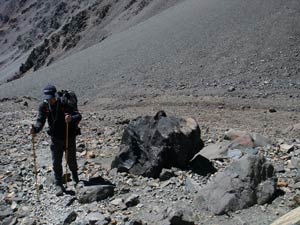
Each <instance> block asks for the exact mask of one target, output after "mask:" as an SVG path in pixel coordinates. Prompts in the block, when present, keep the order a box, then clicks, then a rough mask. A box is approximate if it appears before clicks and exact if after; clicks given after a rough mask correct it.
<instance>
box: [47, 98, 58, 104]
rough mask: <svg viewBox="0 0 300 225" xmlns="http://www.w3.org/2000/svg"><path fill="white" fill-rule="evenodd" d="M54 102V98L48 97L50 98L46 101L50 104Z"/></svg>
mask: <svg viewBox="0 0 300 225" xmlns="http://www.w3.org/2000/svg"><path fill="white" fill-rule="evenodd" d="M55 102H56V98H50V99H48V103H49V104H50V105H54V104H55Z"/></svg>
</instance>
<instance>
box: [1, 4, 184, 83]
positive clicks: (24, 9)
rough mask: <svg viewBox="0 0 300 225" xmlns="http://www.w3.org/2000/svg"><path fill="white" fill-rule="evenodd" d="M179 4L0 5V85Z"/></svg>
mask: <svg viewBox="0 0 300 225" xmlns="http://www.w3.org/2000/svg"><path fill="white" fill-rule="evenodd" d="M180 1H182V0H175V1H174V0H173V1H171V0H167V1H161V0H124V1H118V0H93V1H87V0H83V1H79V0H78V1H71V2H70V1H68V2H64V1H60V0H55V1H50V0H48V1H40V2H36V1H34V0H26V1H24V0H14V1H4V0H1V2H0V3H1V4H0V5H1V6H2V7H1V9H0V37H1V40H0V44H1V50H0V70H1V72H0V83H3V82H6V81H11V80H14V79H18V78H19V77H22V76H24V75H25V74H26V73H28V72H30V71H36V70H38V69H40V68H41V67H45V66H48V65H50V64H52V63H53V62H55V61H58V60H60V59H62V58H65V57H67V56H69V55H72V54H74V53H76V52H78V51H80V50H82V49H85V48H87V47H89V46H91V45H93V44H96V43H99V42H101V41H103V40H104V39H105V38H107V37H109V36H110V35H112V34H115V33H118V32H120V31H122V30H126V29H128V28H129V27H131V26H134V25H135V24H138V23H140V22H142V21H144V20H146V19H148V18H150V17H152V16H154V15H156V14H158V13H160V12H161V11H163V10H165V9H166V8H168V7H170V6H172V5H174V4H176V3H178V2H180Z"/></svg>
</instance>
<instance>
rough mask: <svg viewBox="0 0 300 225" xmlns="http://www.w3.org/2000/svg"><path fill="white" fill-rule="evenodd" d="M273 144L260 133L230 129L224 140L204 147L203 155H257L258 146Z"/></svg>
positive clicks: (234, 156)
mask: <svg viewBox="0 0 300 225" xmlns="http://www.w3.org/2000/svg"><path fill="white" fill-rule="evenodd" d="M271 145H272V143H271V141H270V140H268V139H267V138H266V137H264V136H262V135H260V134H257V133H248V132H246V131H238V130H234V129H230V130H229V131H227V132H225V134H224V138H223V140H221V141H219V142H218V143H213V144H210V145H208V146H206V147H205V148H203V149H202V151H201V155H203V156H204V157H206V158H208V159H218V158H226V157H229V158H240V157H242V156H243V155H245V154H251V155H255V154H257V152H258V151H257V149H258V148H260V147H265V148H266V147H268V146H271Z"/></svg>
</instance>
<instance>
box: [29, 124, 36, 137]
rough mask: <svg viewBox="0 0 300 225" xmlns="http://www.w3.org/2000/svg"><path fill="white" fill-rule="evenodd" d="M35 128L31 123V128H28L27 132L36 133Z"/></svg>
mask: <svg viewBox="0 0 300 225" xmlns="http://www.w3.org/2000/svg"><path fill="white" fill-rule="evenodd" d="M36 133H37V132H36V129H35V127H34V125H31V128H30V130H29V134H31V135H34V136H35V135H36Z"/></svg>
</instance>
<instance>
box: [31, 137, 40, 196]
mask: <svg viewBox="0 0 300 225" xmlns="http://www.w3.org/2000/svg"><path fill="white" fill-rule="evenodd" d="M31 141H32V150H33V162H34V176H35V190H36V194H37V198H38V200H39V186H38V181H37V169H36V154H35V145H34V144H35V135H34V134H32V139H31Z"/></svg>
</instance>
